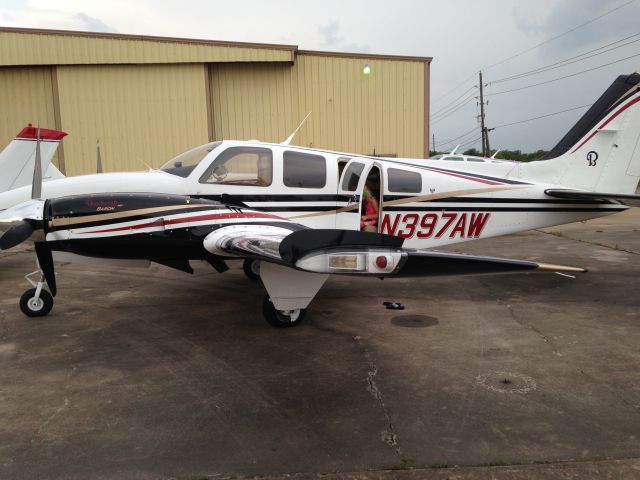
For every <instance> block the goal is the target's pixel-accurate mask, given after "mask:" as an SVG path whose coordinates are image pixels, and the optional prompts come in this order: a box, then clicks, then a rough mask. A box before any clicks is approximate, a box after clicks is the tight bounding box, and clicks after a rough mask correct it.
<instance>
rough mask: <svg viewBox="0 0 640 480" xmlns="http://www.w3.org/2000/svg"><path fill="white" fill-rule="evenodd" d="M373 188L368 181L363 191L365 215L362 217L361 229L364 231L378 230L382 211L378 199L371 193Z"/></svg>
mask: <svg viewBox="0 0 640 480" xmlns="http://www.w3.org/2000/svg"><path fill="white" fill-rule="evenodd" d="M371 191H372V188H371V187H370V186H369V182H367V183H366V184H365V186H364V191H363V192H362V206H363V210H364V215H362V217H360V230H362V231H363V232H377V231H378V214H379V212H380V206H379V205H378V200H377V199H376V197H375V196H374V195H373V194H372V193H371Z"/></svg>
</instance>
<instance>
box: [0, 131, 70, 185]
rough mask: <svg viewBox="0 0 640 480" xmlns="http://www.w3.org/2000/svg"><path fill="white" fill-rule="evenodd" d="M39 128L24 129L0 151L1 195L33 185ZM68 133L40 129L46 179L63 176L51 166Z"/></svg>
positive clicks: (42, 159) (41, 151)
mask: <svg viewBox="0 0 640 480" xmlns="http://www.w3.org/2000/svg"><path fill="white" fill-rule="evenodd" d="M37 130H38V129H37V128H35V127H33V126H32V125H31V124H29V125H28V126H26V127H25V128H23V129H22V130H21V131H20V133H18V135H16V138H14V139H13V140H12V141H11V142H10V143H9V145H7V147H6V148H5V149H4V150H3V151H2V152H0V172H2V174H1V175H0V192H6V191H7V190H13V189H14V188H19V187H23V186H25V185H30V184H31V181H32V179H33V168H34V163H35V157H36V143H37ZM66 135H67V134H66V133H65V132H61V131H59V130H50V129H48V128H41V129H40V154H41V162H42V163H41V165H42V172H43V173H44V175H43V176H44V180H49V179H51V178H60V177H63V176H64V175H62V173H61V172H60V170H58V169H57V168H56V167H55V165H53V164H52V163H51V159H52V158H53V155H54V154H55V153H56V150H57V148H58V145H59V144H60V141H61V140H62V139H63V138H64V137H65V136H66Z"/></svg>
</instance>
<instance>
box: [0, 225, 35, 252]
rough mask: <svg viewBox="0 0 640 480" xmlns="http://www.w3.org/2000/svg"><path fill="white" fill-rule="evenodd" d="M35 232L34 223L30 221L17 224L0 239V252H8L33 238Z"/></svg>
mask: <svg viewBox="0 0 640 480" xmlns="http://www.w3.org/2000/svg"><path fill="white" fill-rule="evenodd" d="M34 230H35V228H34V226H33V223H32V222H30V221H28V220H22V221H20V222H18V223H16V224H15V225H13V226H12V227H11V228H10V229H9V230H7V231H6V232H5V233H4V235H2V237H0V250H7V249H9V248H13V247H15V246H16V245H19V244H21V243H22V242H24V241H25V240H26V239H28V238H29V237H30V236H31V234H32V233H33V231H34Z"/></svg>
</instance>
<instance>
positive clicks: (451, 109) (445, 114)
mask: <svg viewBox="0 0 640 480" xmlns="http://www.w3.org/2000/svg"><path fill="white" fill-rule="evenodd" d="M474 99H475V95H473V94H472V95H469V96H467V97H466V98H464V99H463V100H461V101H460V102H459V103H457V104H456V105H452V106H450V107H449V108H448V109H447V110H445V111H444V112H440V113H438V114H437V115H432V116H431V120H432V121H434V120H442V119H443V118H447V117H448V116H449V115H451V114H452V113H453V112H456V111H458V110H459V109H460V108H461V107H463V106H465V105H466V104H467V103H469V102H470V101H472V100H474Z"/></svg>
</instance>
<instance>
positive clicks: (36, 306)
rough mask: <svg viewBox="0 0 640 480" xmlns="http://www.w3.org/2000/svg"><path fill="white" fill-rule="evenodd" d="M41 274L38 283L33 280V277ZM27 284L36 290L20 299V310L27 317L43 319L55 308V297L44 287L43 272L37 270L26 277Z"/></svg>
mask: <svg viewBox="0 0 640 480" xmlns="http://www.w3.org/2000/svg"><path fill="white" fill-rule="evenodd" d="M36 274H40V280H38V281H37V282H35V281H33V280H31V277H32V276H33V275H36ZM24 278H26V279H27V282H29V283H30V284H31V285H32V286H33V287H34V288H30V289H29V290H27V291H26V292H24V293H23V294H22V296H21V297H20V310H22V313H24V314H25V315H26V316H27V317H43V316H45V315H48V314H49V312H50V311H51V309H52V308H53V295H51V294H50V293H49V292H48V291H47V290H45V289H44V288H43V287H44V274H43V273H42V271H41V270H36V271H35V272H31V273H30V274H28V275H25V277H24Z"/></svg>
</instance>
